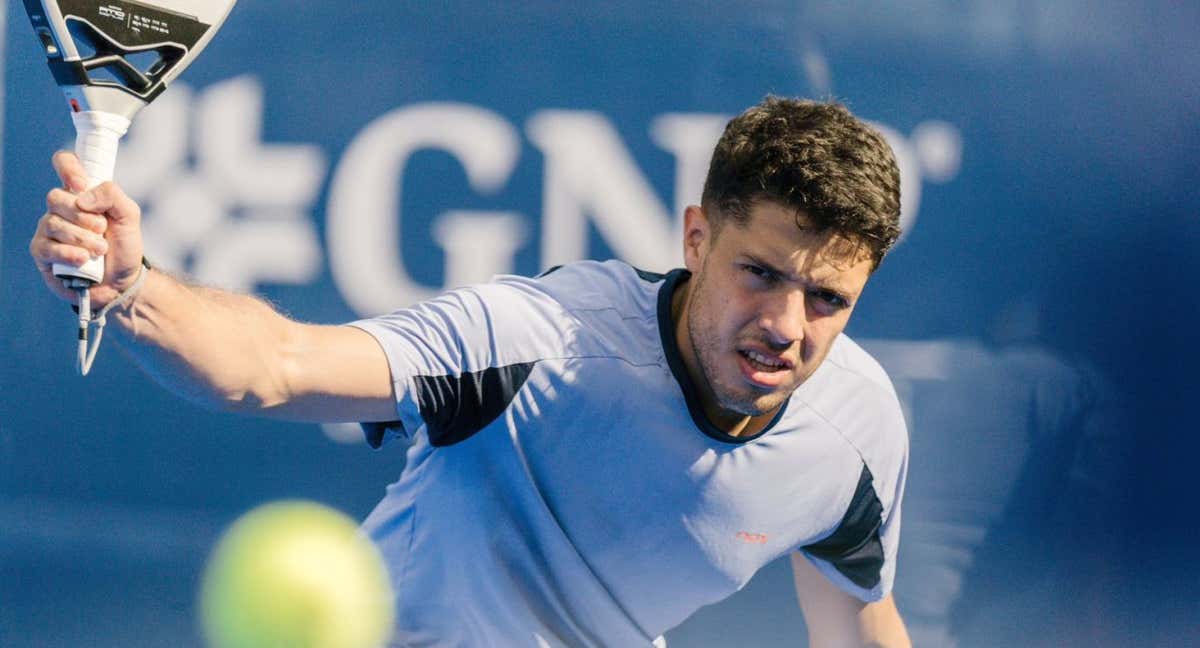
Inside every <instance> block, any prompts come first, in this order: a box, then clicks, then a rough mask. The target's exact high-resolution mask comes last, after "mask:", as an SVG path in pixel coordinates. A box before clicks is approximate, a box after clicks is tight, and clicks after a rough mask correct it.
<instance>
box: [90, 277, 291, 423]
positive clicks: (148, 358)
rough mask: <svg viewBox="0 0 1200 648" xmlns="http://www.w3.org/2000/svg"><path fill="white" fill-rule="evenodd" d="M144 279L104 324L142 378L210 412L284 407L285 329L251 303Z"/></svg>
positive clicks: (284, 322) (286, 324)
mask: <svg viewBox="0 0 1200 648" xmlns="http://www.w3.org/2000/svg"><path fill="white" fill-rule="evenodd" d="M149 272H150V274H149V275H148V276H147V277H146V282H145V284H144V285H143V286H142V289H141V290H140V291H139V292H138V294H137V296H136V297H135V298H134V299H133V300H132V302H131V303H130V304H128V305H126V306H124V307H121V308H117V309H114V313H113V314H112V315H110V316H109V317H110V321H111V322H112V324H110V327H111V328H112V329H114V332H115V333H116V335H114V336H113V337H115V338H116V339H117V340H118V343H119V344H120V345H121V346H122V347H123V348H124V349H125V350H126V351H127V352H128V353H129V355H131V356H132V357H133V359H134V361H135V362H136V363H137V364H138V365H139V366H140V367H141V368H142V369H143V370H145V371H146V373H148V374H149V375H151V376H152V377H153V378H154V379H155V380H157V381H158V382H159V383H160V384H162V385H163V386H164V387H166V388H167V389H169V390H170V391H172V392H174V393H176V394H178V395H180V396H183V397H184V398H187V399H189V400H192V401H194V402H197V403H200V404H202V405H205V406H208V407H213V408H218V409H224V410H232V411H256V410H260V409H265V408H270V407H272V406H275V405H277V404H279V403H280V402H283V401H284V400H286V398H287V391H288V388H287V380H286V379H285V370H286V362H285V360H286V348H287V346H288V340H289V339H290V337H291V336H292V330H293V329H294V327H295V325H294V324H293V323H292V322H290V321H289V320H288V319H287V318H285V317H283V316H282V315H280V314H278V313H276V312H275V311H274V310H273V309H272V308H271V307H270V306H268V305H267V304H266V303H264V302H263V301H261V300H259V299H256V298H254V297H250V296H246V295H238V294H234V293H229V292H224V291H220V290H216V289H212V288H203V287H199V286H191V285H187V284H185V283H183V282H182V281H180V280H178V279H175V278H174V277H171V276H169V275H167V274H165V273H163V272H161V271H158V270H152V271H149Z"/></svg>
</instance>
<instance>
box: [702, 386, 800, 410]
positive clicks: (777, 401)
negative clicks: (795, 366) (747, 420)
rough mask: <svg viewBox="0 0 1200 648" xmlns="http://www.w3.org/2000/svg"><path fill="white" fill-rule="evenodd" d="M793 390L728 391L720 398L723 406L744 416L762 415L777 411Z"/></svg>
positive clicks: (719, 400)
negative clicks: (755, 392) (752, 392)
mask: <svg viewBox="0 0 1200 648" xmlns="http://www.w3.org/2000/svg"><path fill="white" fill-rule="evenodd" d="M790 393H791V390H788V391H786V392H771V393H769V394H757V395H756V394H736V395H735V394H731V393H729V392H728V391H727V392H726V393H725V394H724V395H723V396H722V397H721V398H720V399H718V402H720V404H721V408H722V409H724V410H727V411H730V412H737V413H738V414H741V415H742V416H762V415H763V414H769V413H771V412H773V411H775V409H776V408H778V407H779V406H780V405H782V404H783V402H784V401H786V400H787V397H788V395H789V394H790Z"/></svg>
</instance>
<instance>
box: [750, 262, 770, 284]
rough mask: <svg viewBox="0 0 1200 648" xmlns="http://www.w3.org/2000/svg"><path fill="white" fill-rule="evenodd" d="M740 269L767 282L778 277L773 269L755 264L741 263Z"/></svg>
mask: <svg viewBox="0 0 1200 648" xmlns="http://www.w3.org/2000/svg"><path fill="white" fill-rule="evenodd" d="M742 270H744V271H746V272H748V273H750V274H751V275H754V276H755V277H756V278H758V279H759V280H761V281H764V282H767V283H772V282H774V281H775V280H776V279H778V278H779V275H777V274H776V273H775V272H774V271H772V270H767V269H766V268H763V267H761V266H756V265H754V264H751V263H744V264H742Z"/></svg>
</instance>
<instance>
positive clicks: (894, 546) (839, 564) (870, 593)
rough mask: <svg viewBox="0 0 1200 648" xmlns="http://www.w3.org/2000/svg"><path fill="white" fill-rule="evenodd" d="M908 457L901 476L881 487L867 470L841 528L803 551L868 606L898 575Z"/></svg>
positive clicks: (839, 526) (824, 571)
mask: <svg viewBox="0 0 1200 648" xmlns="http://www.w3.org/2000/svg"><path fill="white" fill-rule="evenodd" d="M907 464H908V460H907V452H905V454H904V455H903V456H902V457H901V461H900V463H899V466H898V472H897V474H896V475H895V476H894V477H893V478H891V479H886V480H882V481H883V482H884V483H885V484H886V483H891V484H895V486H894V488H891V489H886V488H885V489H884V492H883V493H882V495H883V497H882V498H881V497H880V495H881V493H880V492H879V491H877V490H876V489H877V488H880V486H881V484H880V483H878V482H877V480H876V479H875V476H874V475H872V473H871V470H870V468H868V467H867V466H866V464H864V465H863V467H862V471H861V472H860V473H859V478H858V484H857V486H856V487H855V490H854V494H853V496H852V497H851V499H850V504H849V505H848V506H847V507H846V512H845V515H843V517H842V519H841V521H840V523H839V524H838V526H837V527H836V528H835V529H834V531H833V532H832V533H831V534H829V535H828V536H826V537H825V538H824V539H822V540H820V541H818V542H815V543H812V544H809V545H805V546H804V547H802V548H801V550H802V551H803V552H804V554H805V556H806V557H807V558H808V560H809V561H810V562H812V563H813V565H815V566H816V567H817V569H818V570H820V571H821V573H822V574H824V575H825V577H826V578H828V579H829V580H830V581H832V582H833V583H834V584H835V585H837V586H838V587H839V588H841V589H842V590H843V591H845V592H846V593H848V594H850V595H851V596H854V597H855V598H857V599H859V600H861V601H864V602H868V603H870V602H874V601H878V600H880V599H882V598H884V597H885V596H887V595H888V593H889V592H891V590H892V584H893V582H894V581H895V575H896V556H897V554H898V553H899V547H900V513H901V503H902V499H903V492H904V481H905V477H906V473H907Z"/></svg>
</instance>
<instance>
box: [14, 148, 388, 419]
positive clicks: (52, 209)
mask: <svg viewBox="0 0 1200 648" xmlns="http://www.w3.org/2000/svg"><path fill="white" fill-rule="evenodd" d="M54 166H55V169H56V170H57V171H58V173H59V176H60V177H61V178H62V179H63V183H64V186H65V187H68V188H70V189H76V190H79V189H82V188H83V186H84V182H85V181H84V172H83V169H82V167H81V166H80V164H79V161H78V160H77V159H76V158H75V156H74V155H71V154H69V153H59V154H57V155H55V158H54ZM46 204H47V213H46V214H45V215H44V216H43V217H42V219H41V221H40V222H39V223H38V229H37V233H36V234H35V235H34V238H33V241H32V242H31V243H30V246H29V250H30V254H31V255H32V256H33V258H34V261H35V262H36V263H37V266H38V269H39V271H40V272H41V273H42V276H43V279H44V280H45V281H46V284H47V286H48V287H49V288H50V289H51V290H52V291H53V292H55V293H56V294H58V295H59V296H60V297H62V298H64V299H67V300H72V299H73V297H74V295H73V293H72V292H71V291H68V290H66V289H64V288H63V287H62V285H61V283H60V282H59V281H58V279H56V278H54V276H53V275H52V273H51V270H50V267H51V264H53V263H67V264H71V265H78V264H80V263H82V262H83V261H84V260H86V258H87V256H88V255H89V254H93V253H101V254H105V265H106V269H105V277H104V282H103V283H102V284H100V285H97V286H95V287H93V288H92V300H93V302H94V304H95V306H96V308H100V307H103V306H104V305H105V304H106V303H108V302H109V301H112V300H113V299H114V298H115V297H116V296H117V295H118V294H119V293H120V292H121V291H123V290H125V289H126V288H128V287H129V286H130V285H132V283H133V281H134V280H135V279H136V278H137V275H138V272H139V271H140V268H139V266H140V263H141V258H142V236H141V212H140V210H139V208H138V206H137V205H136V204H135V203H134V202H133V201H132V200H130V199H129V198H128V197H127V196H125V194H124V193H123V192H122V191H121V190H120V188H119V187H117V186H116V185H113V184H111V183H105V184H103V185H100V186H99V187H97V188H95V189H93V190H92V191H90V192H86V193H83V194H80V195H78V196H77V195H76V194H74V193H71V192H70V191H67V190H63V189H55V190H52V191H51V192H50V193H49V194H48V195H47V198H46ZM109 321H110V325H109V326H110V327H111V328H113V329H115V330H116V331H118V334H117V335H115V336H113V337H115V338H116V339H117V340H118V341H119V342H120V343H121V345H122V346H123V347H125V349H126V350H127V351H129V352H130V354H131V355H132V356H133V357H134V359H135V361H136V362H137V363H138V364H139V365H140V366H141V367H142V368H143V369H144V370H145V371H146V372H147V373H149V374H150V375H151V376H153V377H154V378H155V379H156V380H158V382H160V383H161V384H163V385H164V386H165V387H167V388H168V389H170V390H171V391H173V392H175V393H177V394H179V395H181V396H184V397H186V398H188V399H190V400H193V401H196V402H199V403H201V404H204V405H207V406H210V407H216V408H220V409H227V410H234V411H241V412H249V413H256V414H260V415H264V416H270V417H273V418H283V419H289V420H303V421H385V420H391V419H393V418H395V407H394V401H393V400H392V399H393V396H392V386H391V378H390V373H389V370H388V366H387V359H386V357H385V356H384V353H383V350H382V349H381V348H380V347H379V345H378V343H376V341H375V340H374V338H372V337H371V336H370V335H368V334H367V333H365V332H363V331H360V330H358V329H354V328H351V327H337V326H316V325H310V324H302V323H298V322H294V321H292V320H289V319H288V318H286V317H284V316H282V315H280V314H279V313H277V312H275V310H274V309H272V308H271V307H270V306H268V305H267V304H266V303H265V302H263V301H262V300H259V299H256V298H254V297H250V296H247V295H237V294H233V293H228V292H224V291H220V290H215V289H212V288H202V287H197V286H190V285H187V284H185V283H183V282H181V281H180V280H177V279H175V278H173V277H171V276H169V275H166V274H164V273H162V272H159V271H151V272H150V274H149V275H148V276H147V278H146V282H145V283H144V285H143V286H142V289H141V291H140V292H139V293H138V294H137V296H136V297H135V298H134V299H133V300H132V301H131V302H129V303H127V304H125V305H123V306H121V307H118V308H116V309H114V310H113V312H112V313H111V314H110V316H109Z"/></svg>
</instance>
